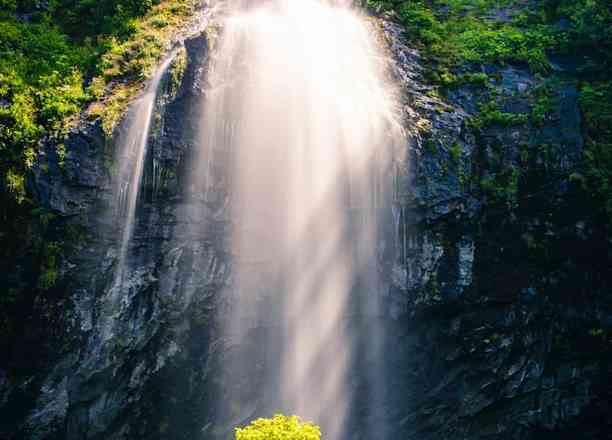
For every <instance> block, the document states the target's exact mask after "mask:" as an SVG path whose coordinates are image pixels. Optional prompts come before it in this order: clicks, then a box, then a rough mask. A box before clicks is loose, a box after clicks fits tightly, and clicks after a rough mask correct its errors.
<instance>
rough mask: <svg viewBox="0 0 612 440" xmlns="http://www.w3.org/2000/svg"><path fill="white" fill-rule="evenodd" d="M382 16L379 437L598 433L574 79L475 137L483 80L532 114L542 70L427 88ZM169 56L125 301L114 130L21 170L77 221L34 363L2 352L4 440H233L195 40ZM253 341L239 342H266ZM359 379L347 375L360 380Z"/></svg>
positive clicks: (219, 231)
mask: <svg viewBox="0 0 612 440" xmlns="http://www.w3.org/2000/svg"><path fill="white" fill-rule="evenodd" d="M384 29H385V32H386V33H387V36H388V37H389V41H390V43H391V50H392V53H393V55H394V58H395V59H396V61H397V63H396V65H395V72H394V73H395V75H396V77H397V78H398V79H399V80H400V81H401V83H402V85H403V91H404V94H405V100H404V103H403V104H404V106H403V110H404V113H405V114H404V116H405V119H406V126H407V129H408V131H409V135H410V136H409V141H408V145H407V146H406V148H407V153H408V156H409V160H407V161H406V162H405V163H401V164H399V165H401V173H400V175H399V176H398V188H397V202H396V204H395V205H394V207H393V217H394V219H395V228H396V231H395V233H394V234H393V236H394V237H396V240H395V242H394V243H392V244H391V247H392V248H393V249H391V250H390V251H389V252H387V254H388V258H387V259H386V260H385V261H383V264H384V265H385V268H384V273H386V274H387V275H388V280H385V281H386V282H385V286H388V288H385V291H384V293H383V295H384V299H385V304H386V316H385V317H384V318H383V319H381V320H380V322H376V323H372V324H368V325H372V326H380V327H382V328H384V329H385V333H386V335H387V337H386V339H385V347H384V348H385V350H384V352H385V353H386V355H385V357H384V359H380V360H379V362H380V364H381V365H380V369H382V371H383V372H384V381H385V385H384V388H385V390H384V395H385V398H386V400H385V401H384V402H383V403H382V404H381V405H382V406H383V408H382V411H379V412H382V413H383V414H384V422H382V424H383V425H384V426H386V427H387V437H389V438H401V439H418V440H426V439H432V440H433V439H436V440H439V439H446V438H448V439H451V438H452V439H456V438H465V439H484V438H496V439H498V438H499V439H519V438H520V439H529V438H538V439H541V438H548V437H547V436H550V437H551V438H552V436H553V435H554V436H555V438H558V437H559V436H561V437H562V438H566V437H567V438H570V436H571V437H572V438H575V437H577V436H579V437H580V438H593V439H596V438H604V437H605V435H606V432H609V429H610V427H609V425H605V423H609V422H608V421H607V419H606V417H605V415H606V414H607V413H609V410H610V407H609V406H610V401H611V397H612V396H611V395H610V391H609V388H610V387H609V386H608V384H607V378H608V377H610V375H611V373H612V371H611V369H612V367H611V364H610V361H609V359H610V358H611V356H610V354H611V353H610V347H611V345H610V343H609V340H607V339H606V337H607V335H608V334H609V331H610V326H611V325H612V311H611V308H610V303H611V302H610V297H609V293H608V292H609V291H610V289H609V287H610V280H609V274H608V272H607V271H606V267H607V265H608V264H609V256H608V251H607V249H608V246H609V243H608V242H607V237H606V236H605V234H602V233H601V231H600V230H599V229H598V224H597V219H594V218H592V217H590V216H589V210H588V203H587V202H586V201H585V200H584V197H582V194H581V193H580V191H579V189H578V188H576V185H575V180H576V177H575V176H573V174H575V173H579V172H580V164H581V161H582V158H583V140H582V136H581V134H580V125H581V121H580V112H579V107H578V101H577V100H578V95H577V91H576V88H575V86H574V85H573V84H572V82H571V81H569V80H568V81H563V82H562V83H561V84H559V85H558V86H557V87H555V88H554V91H553V92H552V95H551V97H550V99H551V101H552V102H553V106H552V109H551V110H550V111H549V112H547V114H546V115H545V117H544V118H543V120H542V121H541V122H540V123H537V124H536V123H532V122H527V123H521V124H516V125H511V126H500V125H495V124H493V125H490V126H485V127H483V128H482V129H479V130H475V129H474V128H473V126H472V124H471V123H470V122H469V121H470V119H471V118H472V117H473V116H475V115H476V113H477V111H478V108H479V104H481V103H483V102H486V101H487V100H489V99H490V93H491V89H493V90H495V92H496V96H501V97H502V98H501V99H500V105H502V106H503V110H504V111H505V112H508V113H516V114H522V113H526V114H527V113H530V112H531V111H532V108H533V105H534V102H533V93H534V91H535V90H537V89H538V87H539V86H540V84H539V80H538V79H537V78H535V77H533V75H531V74H530V73H529V71H528V70H527V69H526V68H523V67H520V66H485V67H484V69H485V70H486V71H487V73H489V75H490V77H491V78H494V79H491V81H490V84H489V85H490V89H489V90H483V89H482V88H479V87H477V86H473V85H464V86H461V87H458V88H456V89H455V90H452V91H449V92H448V93H447V97H446V98H444V99H442V98H440V97H437V96H436V95H435V94H433V93H431V91H432V87H431V86H429V85H427V82H426V81H425V79H424V69H426V66H425V65H424V62H423V60H422V59H421V58H420V56H419V53H418V52H417V51H415V50H413V49H411V48H408V47H406V46H404V45H403V43H402V39H401V35H400V34H401V32H400V30H399V28H397V27H396V26H395V25H393V24H391V23H384ZM186 48H187V53H188V60H189V63H188V66H187V70H186V72H185V75H184V78H183V81H182V85H181V87H180V88H179V90H178V93H177V94H176V95H174V94H172V95H170V94H169V93H166V92H164V93H162V94H161V96H160V98H159V100H158V107H157V110H158V112H157V113H158V115H157V116H156V122H155V129H154V136H153V140H152V142H151V146H150V149H149V152H148V156H147V159H146V165H145V176H144V179H143V187H142V192H141V199H140V201H139V206H138V214H137V219H138V220H137V225H136V227H135V231H134V236H133V239H132V242H131V244H130V249H129V252H128V265H129V268H130V270H129V279H128V280H127V286H128V287H127V288H126V290H125V292H123V295H122V298H123V303H122V304H121V305H120V307H115V308H113V307H110V306H109V301H108V295H109V290H110V286H111V283H112V278H113V273H114V269H115V265H116V264H117V255H118V252H119V249H118V246H119V244H118V243H119V241H120V240H119V239H118V237H119V232H120V231H119V228H120V224H119V222H118V221H117V219H116V218H115V217H114V216H113V215H112V213H113V209H112V208H113V203H114V200H113V197H112V178H113V170H112V166H111V164H112V158H113V148H112V146H111V143H110V142H108V140H107V139H106V138H105V136H104V133H103V132H102V130H101V128H100V127H99V126H98V125H96V124H93V123H89V122H87V121H83V122H82V123H81V124H80V125H79V127H78V128H77V129H75V130H74V132H73V133H72V134H71V135H70V137H69V138H68V140H67V141H66V143H65V145H66V157H65V159H64V161H63V164H60V160H59V158H58V157H57V155H56V154H55V153H54V149H53V148H51V146H49V148H46V149H45V150H44V151H43V153H42V155H41V157H40V160H39V162H38V163H37V165H36V168H35V173H34V174H35V178H34V180H33V181H32V185H33V188H34V190H35V192H36V194H37V197H38V199H39V200H40V201H41V203H42V204H43V205H44V206H45V207H47V208H48V209H49V210H50V211H52V212H54V213H56V214H57V216H58V218H59V221H60V222H61V223H62V225H63V226H64V227H70V230H76V231H79V233H78V234H77V236H76V237H75V238H74V239H71V240H70V241H69V243H70V245H69V247H68V248H67V250H66V252H65V258H64V260H63V263H62V267H61V270H60V275H61V277H60V278H61V282H60V283H58V287H57V288H55V289H54V291H53V295H52V296H49V297H45V298H42V297H41V298H37V300H36V301H37V303H36V304H37V306H36V307H37V308H35V309H34V310H35V312H34V313H39V314H40V315H43V314H45V313H47V314H48V313H51V312H52V314H53V316H54V317H55V318H54V320H53V323H54V325H53V327H52V329H53V331H52V332H51V331H49V335H48V338H46V339H48V340H45V341H42V339H45V338H41V341H39V344H40V346H38V345H36V346H34V345H32V347H33V350H35V351H36V352H37V353H40V356H41V358H42V359H39V360H38V361H37V364H36V367H35V368H31V369H26V368H25V364H26V363H27V361H26V360H21V361H20V363H19V365H23V366H24V368H23V369H22V370H21V371H19V369H18V368H12V369H10V371H9V369H7V370H6V371H5V369H4V367H3V366H1V365H0V408H1V409H2V411H1V413H2V418H1V419H0V420H1V424H0V438H7V439H10V440H13V439H22V438H32V439H68V440H72V439H79V440H81V439H105V440H106V439H125V438H129V439H139V438H147V439H157V438H159V439H166V438H168V439H197V438H202V436H204V435H205V436H212V435H221V436H223V435H226V434H227V433H228V431H227V430H226V431H225V432H216V431H215V428H214V427H215V425H216V422H217V421H218V420H217V419H218V418H219V414H217V413H216V411H217V405H216V404H215V401H216V399H218V395H217V394H215V390H216V388H215V384H214V383H215V381H216V380H217V379H218V378H219V376H220V371H222V368H223V365H222V364H221V361H222V359H224V358H225V359H228V358H229V357H231V356H232V353H231V351H230V352H221V346H222V344H220V341H218V339H217V334H218V333H217V328H216V327H217V323H216V321H215V318H214V317H215V316H218V315H219V313H220V311H221V310H223V307H224V306H225V305H224V303H223V298H224V296H223V294H222V293H223V292H224V289H227V288H228V286H229V285H230V284H231V279H230V269H231V259H230V257H229V253H228V252H227V244H226V232H227V231H228V229H229V221H230V219H229V214H228V212H227V209H226V206H227V203H226V202H227V200H226V193H225V189H224V182H223V181H222V179H220V180H219V182H217V185H216V188H217V191H216V193H217V197H216V198H214V199H209V200H207V201H206V202H205V201H202V200H199V199H198V198H197V197H188V194H187V195H186V193H185V191H184V189H185V188H186V187H188V182H189V180H188V176H189V173H190V171H191V168H193V167H194V161H193V160H192V156H193V152H194V151H195V149H196V147H197V145H198V133H197V130H196V128H197V127H198V126H199V118H201V116H202V115H201V113H200V109H201V100H202V96H203V94H204V93H205V88H206V83H205V80H204V78H205V69H206V59H207V55H208V45H207V41H206V39H205V38H204V37H199V38H194V39H191V40H188V41H187V42H186ZM129 117H130V116H129V115H128V116H127V119H126V122H125V124H127V123H129ZM120 138H121V130H120V131H119V133H118V139H120ZM514 169H517V170H519V171H520V172H521V174H520V176H516V177H513V176H514V175H513V174H512V172H511V171H512V170H514ZM487 182H488V183H487ZM194 209H197V210H199V212H205V213H206V215H205V218H206V221H205V222H200V219H199V218H197V217H194V216H193V215H192V213H193V212H194ZM200 223H205V224H206V229H204V228H202V227H201V225H200ZM383 247H384V246H383ZM602 274H603V275H602ZM606 274H608V275H606ZM44 322H45V325H46V323H47V321H44ZM45 328H49V329H51V327H45ZM255 333H256V332H254V334H253V336H252V339H253V340H252V341H247V343H253V344H261V341H260V338H263V340H265V337H263V336H261V335H259V334H255ZM259 355H261V356H263V354H262V353H259ZM263 363H264V361H263V360H261V362H260V360H257V361H256V362H254V364H255V366H256V368H258V369H264V370H265V365H264V366H262V365H263ZM245 380H246V379H245ZM361 382H363V381H362V380H361V379H360V378H359V377H358V374H357V375H356V377H355V378H354V383H355V384H356V385H355V389H356V390H357V391H359V390H361V388H359V387H360V386H361V385H359V384H360V383H361ZM364 390H365V391H364V392H367V389H365V388H364ZM254 391H257V390H254V389H244V390H243V392H244V393H245V395H251V394H255V393H254ZM264 391H265V390H264ZM257 392H259V391H257ZM256 398H257V396H254V397H253V399H256ZM359 417H361V414H357V416H356V418H359ZM604 422H605V423H604ZM356 426H357V425H356ZM381 426H382V425H381ZM353 438H359V437H358V435H357V434H356V435H355V436H354V437H353Z"/></svg>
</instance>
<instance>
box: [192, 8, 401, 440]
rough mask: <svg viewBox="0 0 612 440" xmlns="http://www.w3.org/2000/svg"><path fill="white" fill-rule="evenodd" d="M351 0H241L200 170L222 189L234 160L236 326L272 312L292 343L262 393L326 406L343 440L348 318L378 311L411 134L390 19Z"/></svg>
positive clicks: (230, 22)
mask: <svg viewBox="0 0 612 440" xmlns="http://www.w3.org/2000/svg"><path fill="white" fill-rule="evenodd" d="M347 3H349V2H343V1H338V2H332V1H316V0H301V1H288V0H285V1H283V0H275V1H267V2H236V3H235V4H234V7H233V8H231V10H230V11H228V16H227V19H226V20H225V21H224V22H223V28H222V29H221V30H220V38H219V41H218V42H217V45H216V47H215V48H214V51H213V59H212V62H211V65H210V70H209V73H208V82H209V88H208V92H207V98H206V103H205V110H204V114H203V127H202V151H201V154H200V157H199V164H198V166H197V172H196V176H194V179H195V181H196V183H198V184H200V185H201V188H202V191H203V192H204V193H205V197H212V195H210V194H211V193H214V191H215V189H214V187H213V186H214V185H213V182H215V181H216V180H217V181H218V178H215V176H214V174H215V167H216V166H218V163H217V162H218V161H221V160H225V161H226V162H227V164H229V165H228V166H227V168H228V170H229V171H228V173H227V175H228V179H229V183H228V187H229V203H230V205H231V217H232V221H233V227H232V230H231V253H232V257H233V260H234V264H233V274H234V278H233V284H232V288H231V289H230V293H228V295H231V300H230V303H231V308H230V310H231V313H230V316H225V317H224V318H223V321H224V323H225V324H224V326H223V327H224V328H223V332H224V335H225V337H226V338H227V339H229V340H230V341H233V342H231V343H232V344H234V345H236V346H238V345H240V343H241V340H242V339H243V338H244V337H245V335H246V334H247V333H248V332H249V331H250V330H252V329H254V328H257V327H264V326H265V327H267V328H268V329H269V330H268V332H269V333H268V334H271V333H276V334H274V335H273V336H271V337H270V339H269V341H270V343H271V344H272V343H273V342H272V341H274V344H280V347H279V353H280V354H279V356H278V358H277V359H275V360H273V362H278V364H279V365H277V366H276V367H277V373H278V374H277V375H276V376H277V377H276V378H275V380H268V379H265V380H264V381H266V380H267V382H266V383H264V388H267V392H266V396H269V398H270V399H273V400H274V402H260V403H258V405H261V407H262V411H267V410H268V409H270V410H274V409H278V410H283V411H286V412H287V413H293V414H298V415H300V416H301V417H303V418H305V419H310V420H313V421H315V422H316V423H318V424H320V425H321V427H322V430H323V436H324V438H326V439H329V440H335V439H339V438H342V435H343V429H344V423H345V418H346V417H347V414H348V412H349V411H350V406H351V399H352V396H351V391H350V386H349V379H350V375H351V372H350V368H351V361H352V357H353V355H354V353H353V346H354V343H353V341H354V338H353V336H352V335H351V334H349V332H350V331H349V326H347V325H346V322H347V320H348V319H349V318H350V315H351V313H353V312H354V311H355V308H364V307H366V308H368V313H371V314H373V315H376V314H378V307H379V292H378V289H377V285H378V272H379V271H378V268H377V258H378V252H379V250H378V249H377V243H378V241H379V240H378V234H379V230H380V225H379V223H380V221H381V219H382V218H384V217H385V216H386V215H387V214H386V213H385V210H388V209H389V206H390V203H389V200H388V198H389V197H390V192H391V191H390V186H391V183H392V182H391V176H389V175H388V174H389V173H388V168H389V166H388V165H389V161H390V155H391V150H392V149H393V146H394V145H396V144H397V143H398V141H399V139H400V138H401V131H400V130H399V129H398V127H399V124H397V123H396V121H394V118H393V115H395V114H397V113H398V112H397V108H396V102H395V97H394V93H393V87H391V85H390V84H389V83H388V81H387V80H386V79H385V70H386V67H387V66H386V59H385V56H384V51H383V50H382V49H381V48H380V47H379V42H378V41H377V39H376V32H377V30H376V26H375V24H374V23H369V22H368V21H367V20H366V19H365V18H363V17H362V16H360V15H359V14H358V13H356V12H355V11H354V10H353V9H351V8H350V7H349V6H348V5H347ZM253 5H256V7H254V6H253ZM357 284H359V285H360V286H361V288H362V289H365V290H366V292H367V294H366V295H361V296H363V297H365V299H364V298H357V297H356V296H355V295H354V293H353V292H354V291H355V289H356V285H357ZM268 304H272V305H268ZM270 329H272V330H270ZM371 337H372V341H371V346H372V347H374V348H375V347H376V346H377V345H376V344H377V342H376V339H377V338H378V337H379V335H371ZM228 371H231V368H229V366H228ZM372 374H373V375H376V373H375V372H373V373H372ZM228 376H231V373H228ZM226 380H227V381H230V382H231V381H232V380H233V379H232V377H227V378H226ZM373 380H375V379H373ZM228 398H229V399H230V400H231V399H233V398H236V399H238V397H237V396H231V395H230V396H228ZM266 398H267V397H266ZM274 405H277V406H279V408H271V406H274ZM232 411H233V412H234V414H232V417H235V418H236V420H242V419H241V418H244V417H250V416H251V415H252V414H251V413H245V414H240V412H241V411H247V410H245V409H244V408H242V409H240V408H233V409H232Z"/></svg>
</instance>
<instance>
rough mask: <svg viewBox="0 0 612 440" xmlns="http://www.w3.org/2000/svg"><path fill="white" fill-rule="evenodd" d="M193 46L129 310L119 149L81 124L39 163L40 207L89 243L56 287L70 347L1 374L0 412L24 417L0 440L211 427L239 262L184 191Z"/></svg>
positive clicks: (73, 247) (163, 132) (135, 254)
mask: <svg viewBox="0 0 612 440" xmlns="http://www.w3.org/2000/svg"><path fill="white" fill-rule="evenodd" d="M185 46H186V48H187V52H188V59H189V63H188V66H187V69H186V71H185V75H184V77H183V81H182V85H181V87H180V88H179V90H178V92H177V93H176V94H170V92H169V91H170V89H171V87H170V84H169V83H168V84H165V85H164V86H163V87H162V89H163V90H162V91H161V92H160V94H159V96H158V102H157V106H156V112H157V114H156V117H155V122H154V123H155V127H154V129H153V133H154V134H153V139H152V141H151V143H150V148H149V151H148V153H147V158H146V164H145V175H144V178H143V187H142V190H141V197H140V200H139V203H138V208H137V209H138V214H137V219H138V220H137V224H136V226H135V230H134V235H133V239H132V241H131V244H130V248H129V250H128V258H127V264H128V266H129V276H128V279H127V280H126V282H125V283H124V284H125V285H124V289H123V291H122V294H121V303H120V304H119V303H117V302H113V301H110V300H109V296H110V295H112V294H113V293H112V292H111V290H112V289H111V286H112V281H113V274H114V270H115V266H116V264H117V255H118V253H119V249H118V243H119V242H120V239H119V238H120V227H121V222H120V221H119V220H118V218H117V217H116V216H115V213H116V206H114V205H115V203H116V200H115V199H114V197H113V194H112V180H113V166H112V162H113V156H114V149H115V148H117V145H116V144H118V143H119V142H117V143H116V144H115V146H113V144H112V143H111V142H109V141H108V140H107V139H106V138H105V136H104V133H103V131H102V130H101V128H100V127H99V125H97V124H92V123H89V122H87V121H83V122H82V123H81V124H80V125H79V126H78V127H77V128H76V129H75V130H74V131H73V132H72V133H71V134H70V136H69V138H68V139H67V140H66V142H65V147H66V157H65V159H64V161H63V163H62V164H60V161H59V158H57V155H56V154H55V152H54V151H55V150H54V148H52V146H51V145H49V148H46V149H45V150H44V151H43V153H42V154H41V157H40V160H39V162H38V163H37V165H36V169H35V173H34V174H35V176H34V179H33V182H32V185H33V187H34V189H35V191H36V194H37V196H38V199H39V200H40V202H41V204H42V205H43V206H45V207H46V208H47V209H49V210H50V211H52V212H54V213H55V214H56V215H57V216H58V217H59V218H60V219H61V222H62V223H63V226H64V227H75V228H76V227H78V228H79V230H80V231H83V235H82V236H80V237H79V239H78V240H72V241H70V247H69V248H68V249H67V250H66V251H65V252H64V253H65V255H64V258H63V261H62V268H61V280H62V281H61V283H59V284H61V287H58V288H57V289H56V290H58V295H59V297H60V298H61V304H62V305H63V307H62V308H61V312H60V313H58V320H59V321H60V323H59V324H58V325H59V326H61V327H63V331H62V335H61V339H62V341H61V342H62V344H63V345H62V346H61V349H59V350H58V351H57V352H55V353H49V359H48V360H47V362H44V363H41V365H39V366H38V369H37V370H36V371H31V372H29V373H26V374H22V375H20V374H19V372H13V373H12V376H10V377H9V376H8V375H7V374H5V373H4V371H3V370H0V372H1V373H2V374H1V375H0V378H1V379H2V380H1V381H0V396H1V397H2V398H1V400H0V404H1V405H2V407H3V408H10V407H13V408H14V410H13V411H12V414H13V418H12V420H10V419H9V418H6V420H5V419H4V417H3V419H2V425H1V429H0V437H2V438H8V439H21V438H33V439H53V438H58V439H113V438H176V439H179V438H187V437H189V438H193V435H192V434H193V433H194V432H198V431H200V430H201V428H202V427H203V426H204V425H205V424H206V423H207V414H209V413H210V410H211V408H212V406H211V405H210V402H211V401H212V399H210V396H209V395H208V393H209V391H208V390H209V388H210V387H208V385H207V384H208V381H209V379H210V378H209V375H208V372H209V370H210V368H211V364H212V361H211V359H210V356H209V351H210V350H211V335H212V334H213V333H214V327H215V326H214V320H213V319H212V313H211V311H212V310H214V306H213V298H212V292H214V291H216V290H219V286H222V285H223V283H224V280H225V279H226V277H227V263H226V261H225V260H226V258H225V257H224V253H223V252H221V250H222V237H223V234H222V231H223V228H224V221H223V220H220V219H219V218H215V219H214V222H213V221H211V222H210V224H214V226H215V227H217V228H218V229H219V231H220V232H221V233H219V234H217V236H218V237H219V239H218V240H211V239H210V237H209V236H208V235H206V236H205V235H204V234H203V231H201V230H200V228H198V227H196V226H194V225H193V224H190V222H192V223H193V222H195V221H198V220H199V219H190V218H189V217H188V216H187V215H186V214H185V213H186V212H189V210H190V209H193V206H191V205H193V204H194V203H197V202H195V201H193V200H191V199H189V198H188V197H186V196H185V192H184V191H183V188H184V186H185V181H186V179H187V177H186V176H188V175H189V166H190V161H189V158H190V155H191V152H192V151H193V150H194V146H195V145H197V140H196V139H197V133H196V127H197V126H198V119H199V118H200V117H201V114H200V112H199V110H200V105H199V103H200V101H201V96H202V93H203V91H202V88H201V84H200V82H199V81H196V80H195V79H196V78H201V77H202V74H203V69H204V67H205V63H206V58H207V54H208V44H207V40H206V38H205V37H204V36H201V37H197V38H193V39H191V40H188V41H186V42H185ZM130 118H131V115H130V114H128V115H126V118H125V121H124V122H123V123H122V126H121V127H119V129H118V132H117V135H116V138H117V139H119V140H120V139H121V138H122V136H123V134H122V132H123V131H124V130H125V127H126V126H127V125H128V124H129V121H130ZM195 291H197V292H198V295H194V292H195ZM206 292H209V294H206ZM36 348H38V349H40V350H41V352H42V351H43V348H44V347H32V349H33V350H36ZM3 412H4V411H3ZM194 414H197V416H195V415H194ZM184 436H187V437H184Z"/></svg>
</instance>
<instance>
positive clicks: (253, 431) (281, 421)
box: [236, 414, 321, 440]
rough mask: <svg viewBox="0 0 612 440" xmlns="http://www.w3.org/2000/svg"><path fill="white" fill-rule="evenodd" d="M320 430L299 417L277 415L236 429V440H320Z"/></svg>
mask: <svg viewBox="0 0 612 440" xmlns="http://www.w3.org/2000/svg"><path fill="white" fill-rule="evenodd" d="M320 438H321V430H320V428H319V427H318V426H317V425H315V424H313V423H310V422H303V421H302V420H301V419H300V418H299V417H297V416H284V415H282V414H277V415H275V416H274V417H272V418H271V419H257V420H254V421H253V422H251V424H250V425H248V426H246V427H244V428H236V440H320Z"/></svg>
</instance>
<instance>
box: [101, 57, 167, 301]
mask: <svg viewBox="0 0 612 440" xmlns="http://www.w3.org/2000/svg"><path fill="white" fill-rule="evenodd" d="M173 58H174V56H173V55H171V56H169V57H167V58H166V59H165V60H164V62H163V63H162V64H161V65H160V66H159V67H158V69H157V71H156V72H155V75H154V76H153V78H152V79H151V81H150V82H149V84H148V85H147V87H146V89H145V91H144V94H143V96H142V97H141V98H140V100H139V102H138V103H137V104H136V106H135V108H134V110H133V120H132V121H130V124H129V127H128V130H127V135H126V138H125V141H124V142H123V146H122V147H121V148H120V150H119V158H118V160H117V162H118V163H119V173H118V176H117V179H116V189H115V200H116V202H115V203H116V207H117V212H116V215H117V218H119V219H120V221H122V222H123V225H122V229H121V241H120V247H119V255H118V258H117V261H118V262H117V268H116V271H115V278H114V283H113V291H117V290H119V289H120V288H121V284H122V282H123V277H124V274H125V269H126V267H125V265H126V261H125V260H126V256H127V250H128V246H129V244H130V240H131V238H132V234H133V231H134V222H135V219H136V205H137V202H138V196H139V193H140V187H141V182H142V176H143V170H144V161H145V157H146V153H147V145H148V142H149V134H150V131H151V120H152V117H153V110H154V108H155V100H156V98H157V92H158V89H159V85H160V82H161V80H162V78H163V77H164V75H165V74H166V71H167V70H168V67H169V66H170V64H171V63H172V60H173Z"/></svg>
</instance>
